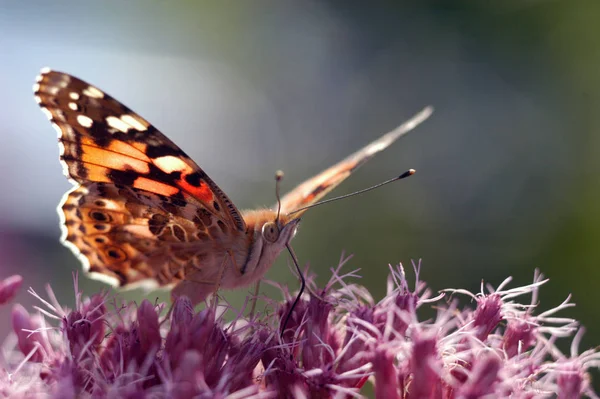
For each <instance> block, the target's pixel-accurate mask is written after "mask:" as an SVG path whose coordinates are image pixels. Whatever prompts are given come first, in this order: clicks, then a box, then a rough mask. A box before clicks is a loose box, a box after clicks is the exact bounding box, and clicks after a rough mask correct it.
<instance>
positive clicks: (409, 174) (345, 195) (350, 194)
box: [288, 169, 416, 215]
mask: <svg viewBox="0 0 600 399" xmlns="http://www.w3.org/2000/svg"><path fill="white" fill-rule="evenodd" d="M415 172H416V170H414V169H409V170H407V171H406V172H404V173H402V174H401V175H400V176H396V177H393V178H391V179H389V180H386V181H384V182H381V183H379V184H376V185H374V186H371V187H368V188H363V189H362V190H358V191H355V192H353V193H349V194H344V195H340V196H339V197H334V198H330V199H326V200H324V201H319V202H316V203H314V204H312V205H307V206H304V207H302V208H298V209H296V210H295V211H292V212H290V213H289V214H288V215H293V214H294V213H297V212H300V211H304V210H306V209H310V208H314V207H315V206H319V205H323V204H327V203H329V202H333V201H339V200H341V199H344V198H348V197H354V196H355V195H359V194H363V193H366V192H367V191H371V190H375V189H376V188H379V187H382V186H385V185H386V184H390V183H393V182H395V181H398V180H402V179H405V178H407V177H409V176H412V175H414V174H415Z"/></svg>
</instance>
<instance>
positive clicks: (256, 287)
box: [248, 280, 260, 319]
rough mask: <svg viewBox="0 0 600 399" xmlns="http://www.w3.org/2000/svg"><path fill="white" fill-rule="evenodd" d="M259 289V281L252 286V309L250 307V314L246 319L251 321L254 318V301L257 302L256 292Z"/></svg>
mask: <svg viewBox="0 0 600 399" xmlns="http://www.w3.org/2000/svg"><path fill="white" fill-rule="evenodd" d="M259 289H260V280H258V281H257V282H256V285H255V286H254V296H253V297H252V307H250V314H249V315H248V317H249V318H250V319H251V318H252V316H254V310H256V301H257V300H258V290H259Z"/></svg>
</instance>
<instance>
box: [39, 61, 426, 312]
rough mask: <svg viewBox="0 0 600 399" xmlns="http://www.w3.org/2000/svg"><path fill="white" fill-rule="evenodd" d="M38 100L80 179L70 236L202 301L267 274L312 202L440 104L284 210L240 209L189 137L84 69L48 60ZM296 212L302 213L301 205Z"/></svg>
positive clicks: (66, 162)
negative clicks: (172, 135)
mask: <svg viewBox="0 0 600 399" xmlns="http://www.w3.org/2000/svg"><path fill="white" fill-rule="evenodd" d="M34 92H35V99H36V101H37V103H38V104H39V105H40V107H41V108H42V111H43V112H44V113H45V114H46V116H47V117H48V119H50V121H51V122H52V125H53V126H54V128H55V129H56V131H57V132H58V145H59V148H60V160H61V163H62V165H63V168H64V172H65V174H66V175H67V177H68V178H69V179H70V180H71V181H72V182H73V184H74V185H75V187H73V189H72V190H70V191H69V192H67V193H66V194H65V196H64V198H63V200H62V202H61V205H60V208H61V209H62V211H60V210H59V214H60V215H61V219H62V229H63V236H62V241H63V242H64V243H65V245H67V246H68V247H70V248H71V249H72V250H73V252H74V253H75V254H77V255H78V256H79V257H80V259H81V261H82V262H83V265H84V269H85V270H86V271H87V272H89V273H90V274H91V275H92V276H93V277H95V278H100V279H102V280H104V281H108V282H110V283H112V284H114V285H117V286H126V287H131V286H133V285H140V284H143V285H147V284H148V283H152V284H151V285H150V286H162V287H165V286H171V287H174V288H173V291H172V293H173V295H175V296H178V295H187V296H188V297H190V299H191V300H192V301H193V302H194V303H197V302H200V301H202V300H204V299H205V298H206V297H207V296H209V295H210V294H211V293H213V292H214V291H215V290H216V289H217V288H219V287H222V288H226V289H231V288H236V287H242V286H247V285H249V284H251V283H253V282H258V281H259V280H260V279H261V278H262V276H263V275H264V274H265V272H266V271H267V270H268V269H269V268H270V267H271V265H272V264H273V262H274V261H275V259H276V258H277V256H278V255H279V253H280V252H281V251H282V250H283V249H284V248H285V247H286V245H287V244H288V242H289V241H290V240H291V239H292V238H293V236H294V234H295V233H296V227H297V225H298V222H299V220H300V219H299V218H300V216H301V215H302V213H303V212H304V211H299V212H295V213H293V211H294V210H296V209H299V208H302V207H305V206H307V205H310V204H314V203H315V202H316V201H318V200H319V199H320V198H322V197H323V196H324V195H326V194H327V193H328V192H329V191H330V190H332V189H333V188H334V187H335V186H337V185H338V184H339V183H341V182H342V181H343V180H344V179H346V178H347V177H348V176H349V175H350V174H351V173H352V172H353V171H354V170H356V169H357V168H358V167H360V166H361V165H362V164H364V163H365V162H367V161H368V160H369V159H371V157H373V156H374V155H375V154H376V153H378V152H379V151H382V150H384V149H385V148H386V147H388V146H389V145H390V144H392V143H393V142H394V141H395V140H396V139H398V138H399V137H401V136H402V135H404V134H405V133H406V132H408V131H410V130H411V129H413V128H414V127H416V126H417V125H418V124H419V123H421V122H422V121H424V120H425V119H426V118H427V117H429V115H430V114H431V112H432V110H431V108H429V107H427V108H425V109H424V110H422V111H421V112H420V113H418V114H417V115H415V116H414V117H413V118H412V119H411V120H409V121H408V122H406V123H404V124H403V125H401V126H399V127H398V128H396V129H395V130H393V131H392V132H390V133H387V134H385V135H384V136H382V137H381V138H379V139H378V140H376V141H374V142H372V143H371V144H369V145H367V146H366V147H364V148H363V149H361V150H359V151H358V152H356V153H354V154H352V155H350V156H349V157H347V158H346V159H344V160H343V161H341V162H339V163H337V164H335V165H334V166H332V167H330V168H329V169H327V170H325V171H323V172H321V173H319V174H318V175H316V176H315V177H313V178H311V179H309V180H307V181H306V182H304V183H302V184H301V185H299V186H298V187H296V188H295V189H294V190H292V191H291V192H290V193H289V194H287V195H286V196H284V197H283V198H282V199H281V216H280V217H279V219H276V215H277V212H276V210H273V209H257V210H251V211H247V212H240V211H239V210H238V209H237V208H236V206H235V205H234V204H233V203H232V202H231V200H230V199H229V198H228V197H227V195H225V193H224V192H223V191H222V190H221V189H220V188H219V187H218V186H217V185H216V184H215V183H214V182H213V181H212V180H211V179H210V177H208V176H207V175H206V173H204V171H203V170H202V169H201V168H200V167H199V166H198V165H196V163H195V162H194V161H192V160H191V159H190V158H189V157H188V156H187V155H186V154H185V153H184V152H183V151H182V150H181V149H179V147H177V146H176V145H175V144H174V143H173V142H172V141H171V140H169V139H168V138H167V137H165V136H164V135H163V134H162V133H161V132H159V131H158V130H157V129H156V128H155V127H154V126H152V125H151V124H150V123H148V122H147V121H146V120H145V119H143V118H141V117H140V116H138V115H137V114H136V113H134V112H133V111H131V110H130V109H129V108H127V107H126V106H124V105H123V104H121V103H119V102H118V101H116V100H115V99H113V98H112V97H110V96H109V95H108V94H106V93H104V92H103V91H101V90H99V89H98V88H96V87H94V86H92V85H90V84H88V83H86V82H84V81H82V80H80V79H77V78H76V77H74V76H71V75H68V74H65V73H61V72H56V71H51V70H49V69H43V70H42V72H41V75H40V76H38V77H37V83H36V84H35V85H34ZM292 213H293V214H292Z"/></svg>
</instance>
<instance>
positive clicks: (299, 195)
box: [275, 107, 433, 218]
mask: <svg viewBox="0 0 600 399" xmlns="http://www.w3.org/2000/svg"><path fill="white" fill-rule="evenodd" d="M432 112H433V109H432V108H431V107H426V108H424V109H423V110H422V111H420V112H419V113H418V114H416V115H415V116H413V117H412V118H411V119H409V120H408V121H406V122H405V123H403V124H402V125H400V126H398V127H397V128H396V129H394V130H392V131H391V132H389V133H386V134H384V135H383V136H381V137H380V138H378V139H377V140H375V141H373V142H372V143H370V144H368V145H367V146H365V147H363V148H362V149H360V150H358V151H357V152H355V153H353V154H351V155H349V156H347V157H346V158H345V159H343V160H342V161H340V162H338V163H337V164H335V165H333V166H331V167H329V168H327V169H325V170H324V171H323V172H321V173H319V174H318V175H316V176H313V177H312V178H310V179H308V180H306V181H305V182H304V183H302V184H300V185H299V186H297V187H296V188H294V189H293V190H292V191H290V192H289V193H287V194H286V195H285V196H284V197H283V198H282V199H281V212H282V213H284V214H288V213H291V212H293V211H295V210H296V209H300V208H303V207H306V206H309V205H312V204H314V203H315V202H317V201H319V200H320V199H321V198H323V197H324V196H325V195H327V193H329V192H330V191H331V190H333V189H334V188H335V187H336V186H337V185H339V184H340V183H341V182H343V181H344V180H345V179H346V178H347V177H348V176H350V174H351V173H352V172H354V171H355V170H356V169H358V168H359V167H361V166H362V165H363V164H365V163H366V162H367V161H368V160H370V159H371V158H372V157H373V156H375V154H377V153H378V152H380V151H383V150H385V149H386V148H387V147H389V146H390V145H391V144H392V143H393V142H394V141H396V140H398V139H399V138H400V137H402V136H403V135H405V134H406V133H408V132H409V131H411V130H412V129H414V128H415V127H417V125H419V124H420V123H421V122H423V121H424V120H425V119H427V118H428V117H429V115H431V113H432ZM275 209H276V207H275ZM303 213H304V211H300V212H294V217H296V218H297V217H300V216H301V215H302V214H303Z"/></svg>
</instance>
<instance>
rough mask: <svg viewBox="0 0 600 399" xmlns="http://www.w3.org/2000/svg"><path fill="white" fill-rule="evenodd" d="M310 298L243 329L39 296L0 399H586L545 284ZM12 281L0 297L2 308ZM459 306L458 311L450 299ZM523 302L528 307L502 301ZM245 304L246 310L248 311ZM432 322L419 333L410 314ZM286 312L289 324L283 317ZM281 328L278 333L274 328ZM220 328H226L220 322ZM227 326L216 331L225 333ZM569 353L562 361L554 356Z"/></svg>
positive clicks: (179, 311)
mask: <svg viewBox="0 0 600 399" xmlns="http://www.w3.org/2000/svg"><path fill="white" fill-rule="evenodd" d="M344 263H345V261H342V262H341V263H340V266H339V267H338V268H337V269H336V270H333V277H332V278H331V280H330V281H329V283H328V284H327V285H326V286H325V287H323V288H317V287H316V285H315V284H314V283H313V282H312V279H309V282H308V288H309V293H307V294H305V295H304V296H302V298H301V299H300V301H299V302H298V303H297V305H296V306H295V307H293V309H292V303H293V302H294V298H293V296H291V295H290V294H289V293H287V290H285V289H284V288H282V291H283V293H284V297H285V300H284V301H283V302H282V303H278V302H275V301H270V300H267V308H270V309H274V310H275V311H274V312H267V311H265V312H264V313H260V314H254V315H250V316H244V313H247V312H245V311H244V309H243V310H242V311H236V310H234V309H233V308H232V307H231V306H229V305H227V304H225V303H224V301H223V300H220V301H216V300H214V301H212V302H211V303H209V304H207V305H206V306H205V307H204V308H203V310H201V311H195V310H194V308H193V307H192V304H191V303H190V301H189V300H188V299H186V298H179V299H177V300H176V301H175V303H174V304H173V305H172V306H170V305H165V304H153V303H151V302H149V301H147V300H144V301H143V302H142V303H141V304H139V305H136V304H120V303H119V302H118V301H117V300H116V299H114V298H112V297H111V296H110V295H108V294H106V293H101V294H97V295H94V296H91V297H89V298H83V296H82V295H81V293H80V292H79V291H78V288H77V278H75V292H76V306H75V309H73V310H69V309H66V308H64V307H62V306H61V305H60V304H59V303H58V302H57V301H56V298H55V297H54V294H53V292H52V290H51V289H49V288H48V290H47V296H48V299H43V298H41V297H40V296H39V295H38V294H37V293H35V292H34V291H33V290H32V289H30V293H31V294H33V295H35V296H36V297H37V298H38V299H39V300H40V302H41V306H40V307H38V308H36V309H37V312H36V313H35V314H30V313H28V312H27V310H25V309H24V308H23V307H22V306H20V305H15V306H14V308H13V311H12V325H13V329H14V334H13V335H11V336H10V337H9V338H8V339H7V342H6V343H5V345H4V348H3V352H2V355H0V397H15V398H37V397H54V398H75V397H77V398H86V397H90V398H92V397H93V398H111V399H112V398H191V397H195V398H225V397H227V398H240V399H241V398H329V397H331V398H351V397H361V395H364V394H365V393H364V392H365V390H364V389H363V386H364V385H365V384H366V383H367V382H369V383H370V384H372V385H373V388H372V389H374V396H375V397H376V398H479V397H509V396H510V397H514V398H537V397H553V396H556V395H558V397H564V398H576V397H580V396H583V395H587V396H591V397H596V396H595V394H594V392H593V390H592V388H591V382H590V379H589V377H588V375H589V374H588V371H589V370H590V369H591V368H597V367H598V366H599V365H600V355H599V354H598V353H597V352H595V351H592V350H590V351H586V352H583V353H581V354H578V353H577V347H578V344H579V341H580V339H581V335H582V329H580V328H579V327H578V325H577V323H576V321H574V320H572V319H567V318H560V317H556V316H554V314H555V313H556V312H558V311H560V310H563V309H565V308H568V307H570V306H572V304H571V303H570V302H569V298H567V300H565V301H564V302H563V303H562V304H561V305H559V306H558V307H556V308H554V309H551V310H548V311H545V312H540V311H538V309H537V307H538V306H537V305H538V299H537V295H538V289H539V287H540V286H541V285H543V284H544V283H545V282H546V281H547V280H544V279H543V276H542V275H541V274H538V273H536V274H535V276H534V281H533V283H532V284H530V285H527V286H525V287H519V288H512V289H508V288H507V287H506V286H507V285H508V283H509V282H510V279H507V280H505V281H504V282H503V283H502V284H501V285H500V286H499V287H497V288H496V289H494V288H492V287H485V289H484V287H483V285H482V289H481V292H480V293H478V294H472V293H470V292H467V291H465V290H460V289H454V290H445V291H444V292H442V293H440V294H439V295H437V296H432V294H431V292H430V291H429V290H428V289H427V288H426V287H425V284H424V283H423V282H421V281H419V279H418V272H419V267H418V266H414V265H413V266H414V269H415V274H416V276H417V277H416V283H415V284H414V285H410V286H412V287H413V288H410V286H409V283H408V281H407V279H406V277H405V273H404V269H403V268H402V266H401V265H400V266H399V267H397V268H390V270H391V273H390V276H389V278H388V283H387V295H386V296H385V298H384V299H383V300H381V301H379V302H376V301H374V299H373V298H372V296H371V295H370V294H369V292H368V291H367V290H366V289H365V288H364V287H362V286H360V285H357V284H355V283H353V282H352V281H353V279H354V278H355V277H357V275H356V272H350V273H347V274H345V275H342V274H341V267H342V265H343V264H344ZM20 283H21V280H20V279H19V278H17V277H12V278H9V279H7V280H5V282H4V283H2V284H0V299H2V300H3V301H2V302H0V303H6V302H7V301H8V300H10V298H11V297H12V295H14V292H15V291H16V289H18V286H19V285H20ZM463 295H466V296H467V297H469V298H470V299H471V301H470V302H469V301H466V302H467V304H466V305H463V306H462V307H461V305H460V301H459V300H458V299H459V297H460V296H463ZM522 296H529V297H531V300H530V302H529V303H527V304H522V303H519V302H516V301H515V298H517V297H522ZM247 303H248V302H247ZM423 307H430V308H433V309H435V310H436V312H437V315H436V316H435V318H433V319H431V320H421V319H420V317H419V313H420V311H419V309H420V308H423ZM289 312H291V313H289ZM287 315H289V319H288V322H287V324H286V326H285V331H281V330H280V329H281V324H282V323H281V320H283V319H285V318H286V316H287ZM232 316H233V320H231V319H232ZM226 320H228V321H226ZM563 337H568V338H570V339H571V340H572V349H571V353H570V354H569V355H564V354H562V353H561V352H560V351H559V350H558V349H557V347H556V346H555V341H556V340H557V339H558V338H563Z"/></svg>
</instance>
